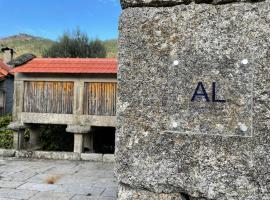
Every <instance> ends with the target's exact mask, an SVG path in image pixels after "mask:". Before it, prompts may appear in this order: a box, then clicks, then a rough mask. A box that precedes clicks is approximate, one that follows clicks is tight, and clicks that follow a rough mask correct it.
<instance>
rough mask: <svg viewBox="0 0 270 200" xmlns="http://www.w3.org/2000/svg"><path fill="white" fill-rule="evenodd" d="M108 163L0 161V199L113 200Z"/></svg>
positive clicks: (112, 179)
mask: <svg viewBox="0 0 270 200" xmlns="http://www.w3.org/2000/svg"><path fill="white" fill-rule="evenodd" d="M116 192H117V184H116V180H115V178H114V174H113V164H112V163H99V162H82V161H55V160H54V161H52V160H31V161H30V160H3V159H0V200H6V199H9V200H10V199H11V200H17V199H30V200H43V199H48V200H54V199H56V200H62V199H63V200H64V199H65V200H66V199H72V200H88V199H91V200H93V199H99V200H114V199H116Z"/></svg>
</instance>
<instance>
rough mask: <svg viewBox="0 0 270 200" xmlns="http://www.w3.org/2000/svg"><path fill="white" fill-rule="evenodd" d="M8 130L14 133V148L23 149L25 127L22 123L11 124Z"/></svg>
mask: <svg viewBox="0 0 270 200" xmlns="http://www.w3.org/2000/svg"><path fill="white" fill-rule="evenodd" d="M7 128H8V129H10V130H13V131H14V132H13V148H14V149H16V150H20V149H23V148H24V147H25V144H24V132H25V125H24V124H22V123H20V122H11V123H10V124H9V125H8V127H7Z"/></svg>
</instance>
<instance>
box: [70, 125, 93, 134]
mask: <svg viewBox="0 0 270 200" xmlns="http://www.w3.org/2000/svg"><path fill="white" fill-rule="evenodd" d="M90 130H91V127H90V126H80V125H68V126H67V128H66V131H67V132H68V133H88V132H89V131H90Z"/></svg>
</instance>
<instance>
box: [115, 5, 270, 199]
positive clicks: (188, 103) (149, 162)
mask: <svg viewBox="0 0 270 200" xmlns="http://www.w3.org/2000/svg"><path fill="white" fill-rule="evenodd" d="M121 3H122V7H123V11H122V15H121V19H120V25H119V30H120V39H119V45H120V50H119V75H118V79H119V93H118V94H119V101H118V116H117V118H118V128H117V138H116V145H117V147H116V174H117V178H118V181H119V184H120V190H119V199H120V200H124V199H162V200H163V199H164V200H166V199H180V200H184V199H186V200H188V199H190V200H269V199H270V107H269V105H270V104H269V103H270V0H265V1H241V0H240V1H238V0H236V1H234V0H213V1H208V0H202V1H200V0H198V1H191V0H122V1H121Z"/></svg>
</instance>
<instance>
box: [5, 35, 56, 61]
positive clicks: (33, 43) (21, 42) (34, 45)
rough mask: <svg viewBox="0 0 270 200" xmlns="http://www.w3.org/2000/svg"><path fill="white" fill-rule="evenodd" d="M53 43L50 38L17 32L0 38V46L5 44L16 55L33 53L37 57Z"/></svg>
mask: <svg viewBox="0 0 270 200" xmlns="http://www.w3.org/2000/svg"><path fill="white" fill-rule="evenodd" d="M53 43H54V42H53V41H52V40H48V39H44V38H40V37H35V36H32V35H27V34H18V35H14V36H10V37H6V38H3V39H0V47H3V46H4V47H6V46H7V47H9V48H13V49H14V50H15V52H16V54H15V56H16V57H17V56H20V55H22V54H24V53H33V54H35V55H36V56H37V57H41V55H42V53H43V51H44V50H45V49H47V48H49V47H50V46H51V45H52V44H53ZM1 56H2V55H1Z"/></svg>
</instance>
